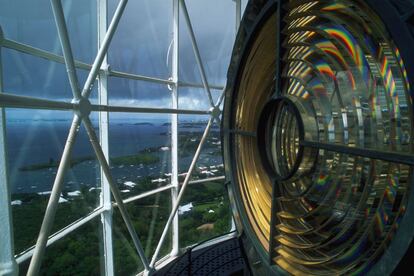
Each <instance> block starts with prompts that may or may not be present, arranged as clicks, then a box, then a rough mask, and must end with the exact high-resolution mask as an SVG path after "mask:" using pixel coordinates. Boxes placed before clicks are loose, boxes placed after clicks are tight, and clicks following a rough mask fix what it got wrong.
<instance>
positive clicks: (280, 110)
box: [270, 100, 300, 178]
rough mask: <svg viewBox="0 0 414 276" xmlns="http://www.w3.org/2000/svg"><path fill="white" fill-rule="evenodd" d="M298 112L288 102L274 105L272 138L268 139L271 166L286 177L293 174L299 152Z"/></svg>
mask: <svg viewBox="0 0 414 276" xmlns="http://www.w3.org/2000/svg"><path fill="white" fill-rule="evenodd" d="M297 116H298V114H297V113H295V110H294V109H293V108H292V106H291V105H290V103H289V102H287V101H284V100H282V101H280V102H279V104H278V105H277V106H276V111H275V116H274V120H273V127H272V129H271V135H272V138H271V140H270V142H271V145H270V150H271V157H272V161H273V166H274V169H275V171H276V173H277V174H278V175H280V176H281V177H282V178H287V177H288V176H289V175H292V174H293V169H294V167H295V164H296V161H297V160H298V158H300V157H298V153H299V141H300V137H299V128H300V123H299V122H298V119H300V118H298V117H297Z"/></svg>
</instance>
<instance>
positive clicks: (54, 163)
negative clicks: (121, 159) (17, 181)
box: [19, 156, 95, 171]
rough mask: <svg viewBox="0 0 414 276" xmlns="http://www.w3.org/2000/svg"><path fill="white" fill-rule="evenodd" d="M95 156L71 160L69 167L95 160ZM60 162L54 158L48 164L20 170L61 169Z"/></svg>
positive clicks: (30, 166)
mask: <svg viewBox="0 0 414 276" xmlns="http://www.w3.org/2000/svg"><path fill="white" fill-rule="evenodd" d="M94 159H95V157H94V156H84V157H79V158H74V159H71V160H70V163H69V166H70V167H71V168H72V167H73V166H76V165H78V164H80V163H82V162H85V161H91V160H94ZM59 163H60V161H55V160H53V159H52V158H51V159H50V160H49V162H48V163H40V164H33V165H28V166H24V167H21V168H19V170H20V171H37V170H43V169H49V168H57V167H59Z"/></svg>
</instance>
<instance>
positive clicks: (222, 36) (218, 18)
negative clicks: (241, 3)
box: [179, 0, 236, 85]
mask: <svg viewBox="0 0 414 276" xmlns="http://www.w3.org/2000/svg"><path fill="white" fill-rule="evenodd" d="M186 5H187V9H188V14H189V17H190V20H191V24H192V26H193V30H194V33H195V38H196V41H197V44H198V48H199V51H200V55H201V59H202V61H203V65H204V69H205V71H206V75H207V79H208V82H209V84H216V85H223V84H225V82H226V74H227V68H228V64H229V62H230V56H231V51H232V49H233V42H234V37H235V28H236V27H235V22H236V17H235V16H236V5H235V3H234V2H233V1H223V0H210V1H203V0H192V1H186ZM180 16H181V17H180V19H181V20H180V56H179V57H180V80H182V81H187V82H197V83H201V77H200V71H199V69H198V66H197V63H196V59H195V57H194V54H193V49H192V44H191V39H190V36H189V32H188V28H187V26H186V22H185V18H184V16H183V13H180Z"/></svg>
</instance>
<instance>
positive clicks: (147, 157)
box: [111, 153, 160, 166]
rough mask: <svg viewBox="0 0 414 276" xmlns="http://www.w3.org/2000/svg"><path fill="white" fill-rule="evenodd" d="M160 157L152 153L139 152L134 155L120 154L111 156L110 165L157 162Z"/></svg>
mask: <svg viewBox="0 0 414 276" xmlns="http://www.w3.org/2000/svg"><path fill="white" fill-rule="evenodd" d="M159 161H160V158H159V157H158V156H155V155H153V154H149V153H139V154H136V155H127V156H120V157H114V158H111V164H112V165H116V166H118V165H139V164H144V165H150V164H154V163H158V162H159Z"/></svg>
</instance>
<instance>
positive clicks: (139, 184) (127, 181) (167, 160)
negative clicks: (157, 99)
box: [109, 113, 171, 198]
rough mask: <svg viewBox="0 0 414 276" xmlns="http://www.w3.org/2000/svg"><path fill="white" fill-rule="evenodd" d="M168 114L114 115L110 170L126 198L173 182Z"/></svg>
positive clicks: (112, 117)
mask: <svg viewBox="0 0 414 276" xmlns="http://www.w3.org/2000/svg"><path fill="white" fill-rule="evenodd" d="M170 125H171V124H170V116H169V115H154V114H129V113H118V114H111V116H110V125H109V151H110V155H109V157H110V161H111V172H112V173H113V177H114V180H115V181H116V183H117V184H118V185H119V189H120V190H121V194H122V196H123V197H124V198H129V197H131V196H134V195H138V194H141V193H143V192H145V191H149V190H153V189H156V188H158V187H161V186H165V185H168V184H170V178H169V176H170V174H169V173H170V172H171V136H170V131H171V126H170Z"/></svg>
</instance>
